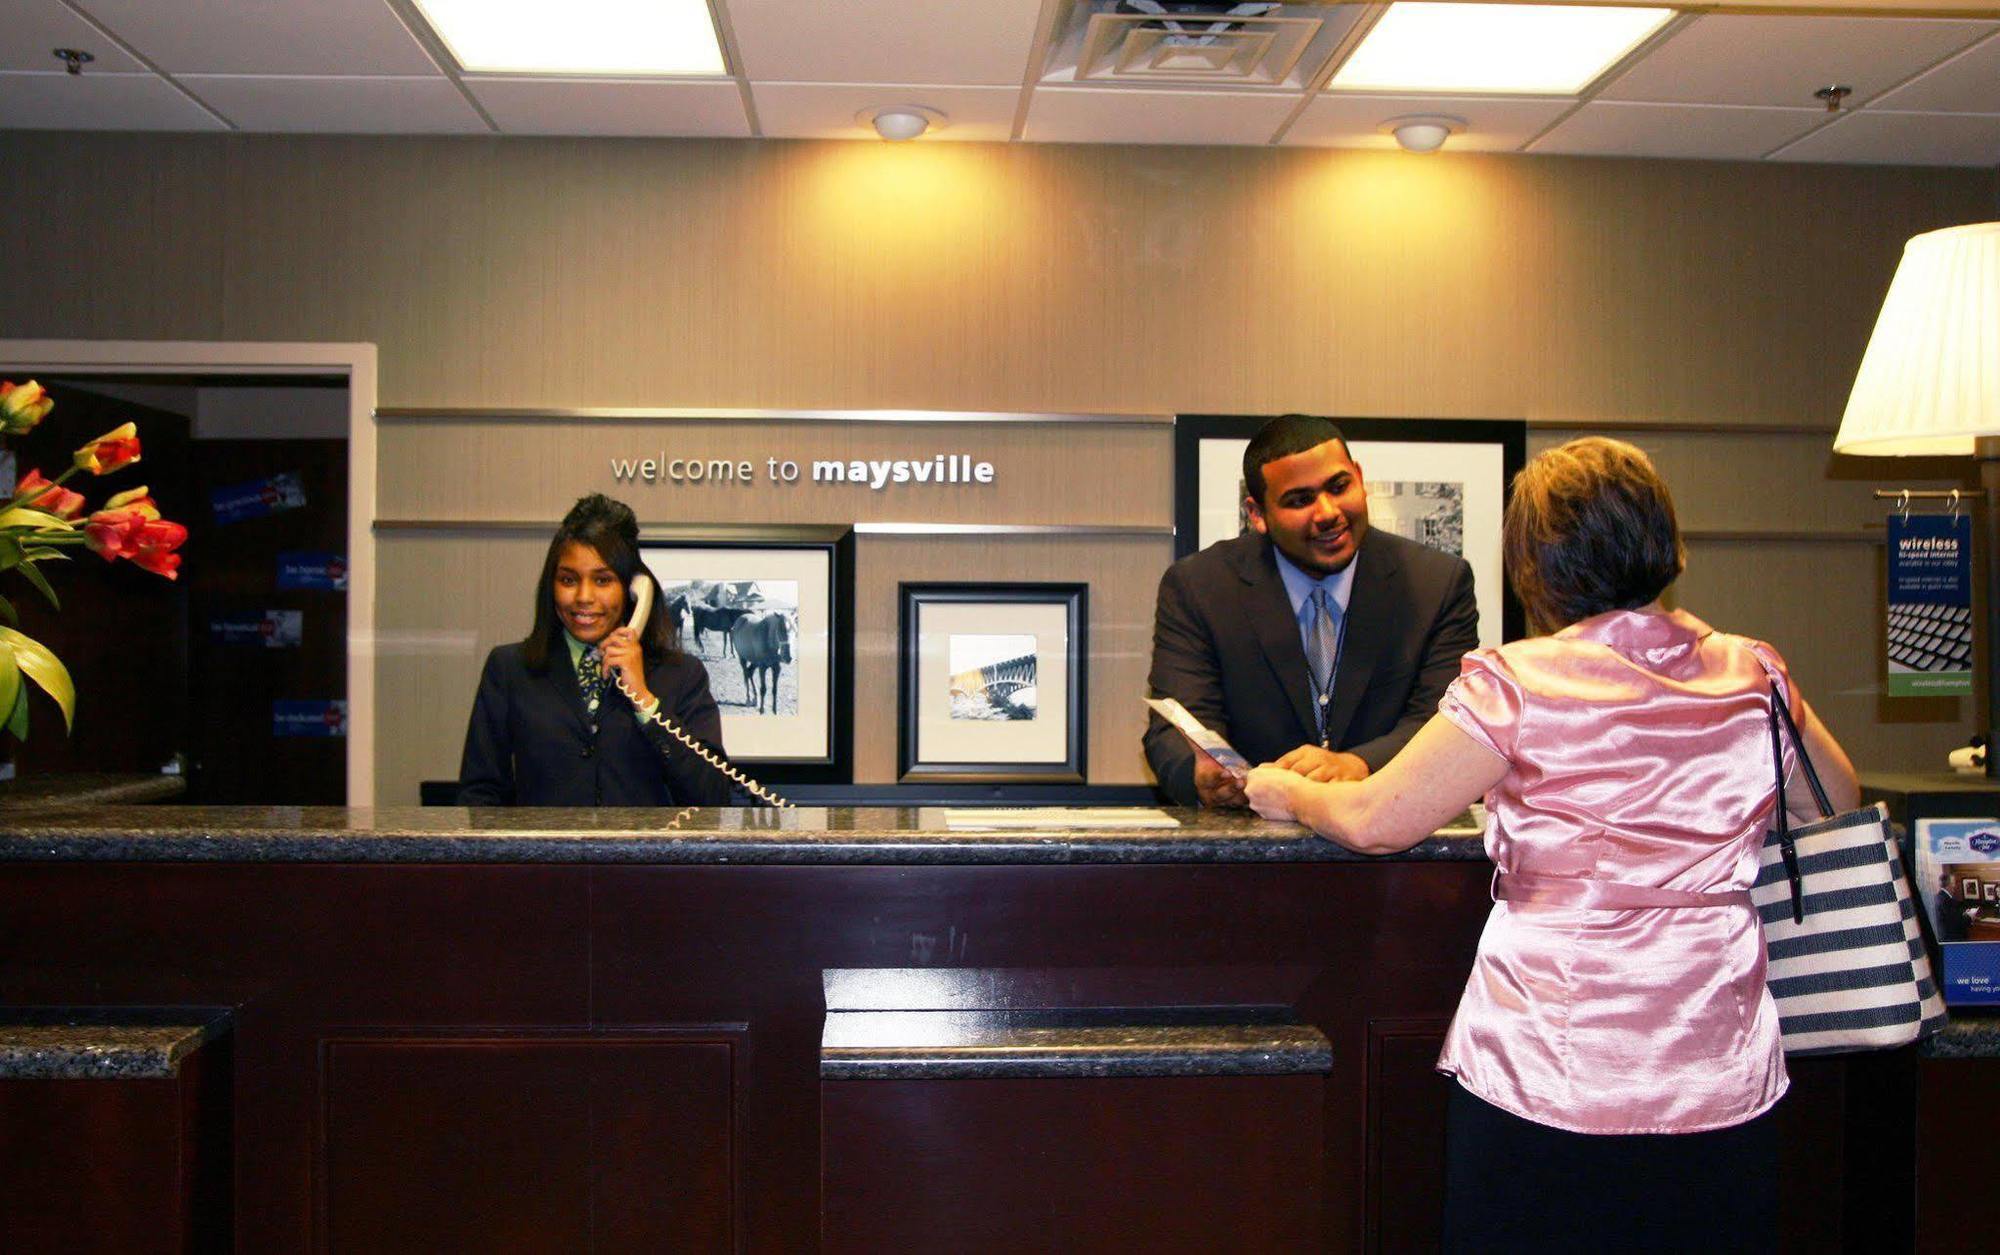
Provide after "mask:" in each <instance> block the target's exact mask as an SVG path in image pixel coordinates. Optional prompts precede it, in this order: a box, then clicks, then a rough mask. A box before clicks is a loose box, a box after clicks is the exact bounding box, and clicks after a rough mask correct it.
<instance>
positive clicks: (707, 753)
mask: <svg viewBox="0 0 2000 1255" xmlns="http://www.w3.org/2000/svg"><path fill="white" fill-rule="evenodd" d="M631 598H632V617H631V618H630V619H628V620H627V621H626V624H625V626H627V627H629V628H631V629H632V635H633V636H634V637H642V636H644V635H645V633H646V618H647V616H648V615H650V614H652V613H653V581H652V580H651V579H650V578H648V577H647V576H645V575H643V574H641V575H635V576H633V577H632V589H631ZM611 679H612V681H613V683H615V684H617V685H618V691H619V692H621V693H623V694H625V700H627V701H629V702H631V703H632V705H633V706H634V707H637V706H638V704H639V699H638V698H636V697H634V696H633V695H632V686H631V684H630V683H628V682H627V681H626V679H625V674H624V672H622V671H620V670H619V669H618V668H616V667H613V668H612V669H611ZM648 717H649V718H650V719H651V720H652V721H653V722H654V723H657V724H659V725H660V726H661V727H662V728H664V729H666V733H667V735H668V736H670V737H672V738H674V740H676V741H679V742H680V743H681V744H682V745H685V746H686V747H687V748H688V749H690V750H692V751H693V752H694V756H695V757H696V758H699V759H701V761H703V762H705V763H707V764H708V765H709V766H711V767H713V768H715V769H716V770H717V771H719V772H721V773H722V774H723V775H725V776H727V777H729V778H730V779H731V780H734V781H735V782H736V783H738V784H740V785H742V786H743V787H744V788H745V789H748V790H749V791H750V794H751V796H753V797H756V798H759V799H761V800H763V801H765V802H768V803H770V804H771V805H772V806H777V807H784V808H789V807H790V806H791V803H790V802H787V801H786V800H785V799H784V798H781V797H779V796H778V795H777V794H775V793H773V792H771V791H770V790H769V789H767V788H765V787H764V786H763V785H761V784H758V783H757V782H756V781H755V780H752V779H751V778H750V777H748V776H746V775H744V774H743V773H742V772H740V771H738V770H736V768H734V767H732V766H730V765H729V763H728V761H727V760H725V759H722V758H719V757H717V756H716V754H715V752H714V751H712V750H710V749H709V748H708V747H707V746H706V745H703V744H702V743H701V742H700V741H697V740H695V739H694V738H693V737H691V736H689V735H688V734H687V733H685V732H683V731H681V729H680V727H679V726H678V725H676V724H675V723H674V721H673V720H671V719H669V718H667V717H666V716H665V715H663V714H661V713H660V710H659V708H658V707H657V706H656V707H654V709H653V713H652V714H651V715H650V716H648Z"/></svg>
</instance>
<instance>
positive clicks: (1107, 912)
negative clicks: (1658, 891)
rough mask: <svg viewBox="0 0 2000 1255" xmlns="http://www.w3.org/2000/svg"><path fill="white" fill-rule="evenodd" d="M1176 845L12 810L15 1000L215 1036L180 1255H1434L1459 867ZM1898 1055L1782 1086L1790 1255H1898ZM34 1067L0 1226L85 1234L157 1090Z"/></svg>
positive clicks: (1323, 847)
mask: <svg viewBox="0 0 2000 1255" xmlns="http://www.w3.org/2000/svg"><path fill="white" fill-rule="evenodd" d="M1175 814H1176V816H1177V818H1179V819H1180V820H1181V826H1180V827H1178V828H1174V829H1170V830H1134V829H1129V828H1123V827H1118V826H1113V825H1110V824H1105V825H1101V826H1098V827H1090V828H1082V829H1076V830H1068V831H1052V830H1041V831H1016V832H961V831H949V830H948V829H947V825H946V822H945V813H944V812H941V811H932V810H888V809H882V810H875V809H818V810H813V809H804V810H798V811H786V812H779V811H714V810H707V811H685V812H681V813H680V814H678V815H676V814H673V813H670V812H656V811H611V810H600V811H562V810H548V811H539V812H538V811H529V810H521V811H498V810H496V811H467V810H463V809H457V808H428V809H418V808H407V809H377V810H338V809H299V808H258V809H253V808H201V807H167V808H146V807H136V806H118V807H111V806H107V807H97V808H75V809H67V810H55V811H34V812H27V811H14V812H12V813H8V812H6V811H0V1008H4V1012H0V1015H4V1017H5V1018H7V1019H10V1020H12V1021H13V1022H15V1023H21V1022H23V1021H24V1020H29V1019H35V1018H37V1017H39V1018H40V1019H41V1020H43V1021H48V1020H51V1019H55V1020H63V1021H64V1022H87V1023H112V1024H116V1023H121V1022H123V1021H126V1020H131V1021H134V1022H140V1021H143V1022H147V1023H160V1022H163V1019H164V1020H175V1019H180V1020H187V1021H190V1022H194V1023H198V1024H200V1025H203V1026H205V1027H203V1028H202V1029H201V1030H200V1034H199V1036H200V1039H201V1040H207V1041H209V1042H210V1043H211V1046H210V1047H209V1048H205V1050H204V1053H206V1054H208V1055H209V1056H210V1061H209V1063H208V1064H207V1065H206V1067H205V1069H204V1072H203V1075H204V1077H205V1082H204V1084H203V1085H202V1086H200V1087H195V1086H192V1085H188V1084H183V1085H182V1086H181V1088H180V1089H179V1090H178V1091H177V1094H178V1096H177V1097H175V1098H174V1099H173V1101H174V1102H176V1103H178V1104H179V1106H178V1108H177V1110H178V1112H179V1114H180V1117H181V1118H182V1120H183V1122H184V1123H185V1124H187V1125H188V1126H189V1127H199V1128H200V1129H202V1130H205V1132H204V1133H203V1134H202V1136H204V1137H206V1138H209V1139H211V1140H213V1139H214V1138H215V1137H216V1136H217V1134H216V1130H218V1129H220V1130H222V1134H221V1136H222V1137H224V1138H225V1139H226V1143H225V1145H224V1149H223V1152H222V1153H221V1155H220V1157H219V1162H220V1163H222V1164H224V1165H227V1168H228V1170H226V1171H224V1170H218V1169H215V1168H214V1167H212V1166H211V1168H210V1169H209V1170H208V1176H207V1178H206V1179H204V1178H203V1177H202V1175H201V1173H200V1172H196V1171H190V1170H189V1169H187V1168H186V1166H185V1164H186V1163H187V1162H189V1160H190V1157H188V1156H182V1157H181V1159H180V1160H179V1161H177V1162H179V1163H180V1164H181V1165H182V1166H180V1167H177V1168H173V1171H175V1172H177V1173H178V1174H179V1175H177V1176H174V1177H173V1178H172V1180H173V1181H177V1182H178V1183H179V1189H180V1203H179V1208H180V1212H179V1215H180V1221H179V1224H180V1228H179V1229H176V1228H175V1227H174V1225H173V1224H164V1225H161V1226H159V1227H157V1228H155V1229H154V1230H153V1234H154V1236H156V1237H157V1238H158V1240H159V1245H158V1246H157V1249H161V1250H193V1249H217V1248H227V1246H228V1244H229V1243H228V1240H227V1235H230V1234H233V1244H234V1249H236V1250H238V1251H242V1252H297V1251H308V1250H334V1251H362V1252H385V1251H447V1250H453V1251H471V1250H481V1251H485V1250H513V1251H583V1250H597V1251H628V1250H632V1251H636V1250H647V1251H650V1250H665V1249H673V1250H742V1251H806V1250H815V1249H823V1250H833V1251H857V1252H858V1251H931V1250H934V1251H954V1252H957V1251H983V1250H991V1251H1000V1250H1010V1251H1011V1250H1078V1251H1099V1250H1121V1249H1125V1250H1147V1251H1158V1250H1188V1251H1195V1250H1202V1251H1212V1250H1233V1251H1234V1250H1367V1251H1377V1250H1380V1251H1418V1250H1426V1249H1431V1248H1434V1246H1435V1244H1436V1240H1437V1231H1438V1203H1439V1194H1440V1189H1441V1185H1442V1180H1443V1164H1442V1161H1443V1120H1444V1107H1445V1098H1446V1094H1447V1088H1446V1087H1447V1085H1448V1082H1446V1081H1445V1080H1443V1079H1442V1078H1440V1077H1438V1076H1437V1075H1436V1074H1435V1073H1434V1072H1433V1071H1432V1064H1433V1062H1434V1061H1435V1059H1436V1057H1437V1052H1438V1048H1439V1045H1440V1042H1441V1039H1442V1037H1443V1034H1444V1032H1445V1028H1446V1026H1447V1024H1448V1023H1449V1020H1450V1017H1451V1014H1452V1010H1453V1007H1454V1006H1455V1004H1456V1002H1457V999H1458V995H1459V991H1460V988H1461V987H1462V985H1463V983H1464V981H1465V977H1466V973H1467V971H1468V970H1469V968H1470V965H1471V962H1472V956H1473V951H1474V947H1475V945H1476V943H1477V940H1478V937H1479V932H1480V928H1481V926H1482V924H1483V922H1484V920H1485V918H1486V913H1487V908H1488V881H1489V876H1490V873H1491V868H1490V866H1489V865H1488V863H1487V862H1486V860H1485V858H1484V855H1483V853H1482V852H1481V849H1480V845H1479V842H1478V841H1477V839H1476V838H1470V837H1462V836H1439V837H1434V838H1432V839H1431V840H1429V841H1426V842H1424V843H1423V844H1421V845H1419V846H1417V847H1415V848H1414V849H1412V850H1410V851H1408V852H1406V853H1404V854H1401V855H1397V856H1394V857H1390V858H1364V857H1360V856H1355V855H1351V854H1348V853H1346V852H1344V851H1342V850H1340V849H1338V848H1336V847H1334V846H1331V845H1329V844H1327V843H1325V842H1323V841H1320V840H1318V839H1317V838H1314V837H1311V836H1309V835H1307V834H1305V833H1303V832H1302V831H1301V830H1299V829H1297V828H1295V827H1292V826H1290V825H1276V824H1269V823H1265V822H1262V821H1259V820H1257V819H1255V818H1252V817H1248V816H1244V815H1210V814H1195V813H1191V812H1175ZM65 1017H68V1018H67V1019H65ZM70 1031H72V1032H74V1031H75V1030H74V1029H72V1030H70ZM4 1037H5V1029H4V1028H3V1027H0V1042H4ZM190 1040H195V1038H193V1037H191V1038H190ZM218 1042H219V1043H220V1044H221V1045H223V1046H225V1047H226V1049H221V1050H216V1049H214V1048H213V1046H214V1044H215V1043H218ZM1913 1053H1914V1052H1910V1051H1904V1052H1896V1053H1893V1054H1890V1055H1883V1056H1876V1057H1869V1058H1862V1059H1854V1060H1838V1059H1836V1060H1807V1061H1802V1062H1797V1063H1795V1064H1794V1066H1793V1069H1792V1070H1793V1078H1794V1080H1793V1093H1792V1096H1791V1097H1789V1098H1788V1099H1787V1100H1786V1102H1785V1104H1784V1106H1783V1108H1782V1110H1783V1112H1784V1113H1785V1114H1784V1121H1785V1127H1786V1133H1787V1139H1786V1144H1787V1147H1788V1149H1787V1152H1786V1154H1787V1159H1786V1163H1785V1179H1784V1182H1783V1187H1784V1199H1785V1209H1786V1218H1785V1224H1786V1249H1797V1250H1814V1251H1831V1250H1839V1249H1843V1248H1845V1249H1849V1250H1863V1249H1866V1250H1894V1249H1901V1248H1907V1246H1908V1244H1909V1234H1910V1233H1911V1231H1912V1224H1911V1217H1910V1215H1909V1212H1908V1208H1907V1207H1905V1208H1902V1209H1901V1210H1900V1212H1899V1210H1898V1207H1897V1205H1896V1203H1895V1201H1894V1198H1893V1195H1894V1191H1893V1189H1892V1190H1890V1191H1889V1193H1890V1195H1891V1198H1890V1199H1889V1200H1888V1201H1885V1199H1884V1189H1883V1182H1884V1180H1885V1174H1887V1178H1888V1179H1893V1178H1894V1174H1895V1173H1896V1172H1897V1171H1899V1170H1900V1171H1901V1172H1902V1173H1903V1174H1904V1177H1905V1178H1907V1175H1908V1172H1909V1165H1908V1155H1907V1153H1906V1152H1903V1153H1900V1154H1893V1155H1892V1154H1890V1152H1893V1151H1894V1143H1895V1141H1896V1139H1895V1138H1894V1137H1893V1136H1892V1137H1890V1138H1889V1139H1888V1141H1889V1143H1890V1144H1889V1145H1888V1146H1887V1147H1886V1148H1885V1146H1884V1143H1883V1137H1882V1133H1883V1130H1884V1128H1885V1125H1886V1126H1893V1125H1894V1124H1895V1122H1896V1121H1897V1120H1898V1119H1901V1120H1903V1121H1905V1122H1907V1121H1908V1120H1909V1119H1910V1118H1911V1115H1910V1109H1909V1107H1908V1106H1907V1105H1901V1106H1897V1105H1896V1104H1895V1102H1894V1101H1893V1095H1895V1094H1897V1093H1899V1092H1907V1090H1908V1088H1909V1085H1908V1082H1907V1080H1899V1079H1898V1078H1901V1077H1903V1076H1904V1074H1906V1073H1909V1072H1910V1071H1911V1069H1912V1068H1913V1067H1914V1060H1913V1058H1912V1055H1913ZM14 1057H16V1056H10V1055H9V1054H8V1053H7V1052H6V1050H5V1049H4V1048H0V1153H4V1156H5V1158H6V1160H7V1162H6V1164H5V1172H6V1174H7V1176H8V1179H9V1188H8V1190H7V1191H5V1192H4V1193H5V1196H6V1197H5V1201H0V1233H6V1232H12V1233H14V1234H15V1235H16V1237H17V1239H18V1238H19V1237H20V1236H21V1235H41V1236H42V1237H44V1238H47V1237H48V1235H51V1234H61V1233H67V1234H68V1235H69V1239H70V1240H69V1241H68V1242H67V1244H65V1245H63V1246H62V1249H65V1250H85V1249H97V1248H93V1247H92V1246H91V1241H92V1240H93V1239H92V1237H91V1234H92V1232H98V1233H109V1232H112V1231H113V1230H114V1229H115V1228H116V1226H115V1225H112V1224H110V1223H108V1221H109V1219H110V1218H109V1217H108V1216H107V1215H106V1214H105V1213H104V1212H103V1211H102V1210H100V1211H99V1212H98V1219H99V1220H100V1221H103V1222H105V1223H102V1224H97V1225H91V1226H86V1227H85V1228H84V1229H83V1230H82V1231H81V1232H79V1231H78V1230H77V1229H76V1228H74V1227H73V1226H67V1225H66V1222H65V1220H64V1217H65V1215H66V1214H68V1213H65V1212H64V1211H63V1208H65V1207H69V1206H73V1205H75V1199H74V1197H73V1195H74V1192H75V1191H74V1184H75V1182H74V1177H73V1175H71V1174H67V1173H65V1172H63V1171H59V1170H58V1168H57V1167H55V1166H52V1165H55V1164H56V1163H57V1162H58V1161H61V1162H73V1161H74V1160H75V1159H77V1158H78V1157H79V1154H81V1153H82V1152H81V1151H79V1150H78V1148H79V1147H83V1148H84V1149H85V1150H87V1152H88V1156H87V1157H89V1158H93V1159H96V1160H100V1161H102V1162H104V1163H107V1164H108V1163H110V1162H112V1161H113V1160H117V1159H119V1158H120V1157H121V1156H129V1157H133V1158H135V1159H136V1158H139V1155H138V1152H137V1150H136V1149H135V1148H134V1147H135V1143H134V1142H133V1139H136V1138H137V1136H138V1134H137V1132H135V1129H136V1126H135V1125H133V1124H132V1123H131V1122H129V1121H126V1120H123V1119H122V1118H121V1117H120V1116H119V1115H118V1114H116V1113H119V1112H124V1111H127V1110H128V1106H129V1105H128V1106H121V1105H120V1103H121V1102H122V1101H123V1100H122V1099H115V1098H111V1097H99V1095H113V1094H115V1093H116V1092H117V1087H119V1086H121V1085H137V1084H139V1082H138V1081H135V1080H119V1079H117V1078H116V1077H111V1078H109V1079H105V1078H102V1077H100V1078H99V1079H92V1080H81V1079H47V1078H49V1077H50V1076H51V1075H55V1076H63V1075H67V1074H63V1073H61V1072H60V1071H56V1072H51V1071H49V1070H48V1069H47V1068H45V1069H44V1070H43V1071H42V1072H39V1073H34V1072H28V1073H11V1074H10V1073H9V1072H8V1071H7V1070H6V1066H7V1061H8V1060H9V1059H10V1058H14ZM46 1062H47V1057H46V1055H45V1056H44V1063H46ZM98 1062H101V1060H98ZM218 1074H220V1075H221V1076H222V1077H223V1078H224V1080H223V1081H222V1082H217V1081H216V1080H215V1079H214V1078H215V1077H216V1076H217V1075H218ZM76 1075H81V1074H80V1073H78V1074H76ZM52 1086H54V1087H68V1088H57V1089H53V1090H52V1089H50V1088H49V1087H52ZM92 1086H97V1087H101V1088H99V1089H95V1090H93V1089H91V1088H89V1087H92ZM51 1094H54V1095H55V1096H56V1099H58V1100H59V1101H55V1100H51V1099H50V1098H49V1095H51ZM1884 1095H1889V1096H1891V1098H1890V1099H1888V1100H1885V1098H1884ZM1885 1101H1886V1102H1888V1106H1887V1107H1885ZM36 1104H40V1105H39V1106H37V1105H36ZM30 1110H33V1111H37V1112H40V1113H41V1114H40V1115H38V1116H37V1120H38V1121H40V1123H37V1124H36V1125H35V1126H34V1128H32V1129H30V1128H28V1127H27V1122H26V1120H25V1117H23V1116H22V1114H21V1113H23V1112H25V1111H30ZM51 1110H53V1111H56V1112H57V1113H58V1116H56V1117H51V1116H49V1115H48V1114H47V1113H48V1112H49V1111H51ZM106 1111H110V1112H112V1113H113V1114H111V1115H106V1114H104V1113H105V1112H106ZM62 1113H68V1114H66V1115H65V1114H62ZM197 1117H198V1118H197ZM52 1119H53V1120H55V1123H54V1124H50V1123H49V1121H50V1120H52ZM63 1120H68V1121H70V1123H69V1124H67V1125H65V1124H63V1123H62V1122H63ZM50 1130H55V1131H50ZM36 1136H42V1137H44V1138H45V1139H48V1140H57V1139H60V1140H61V1141H62V1144H63V1145H64V1146H67V1147H69V1149H70V1151H71V1152H72V1153H69V1154H67V1155H66V1156H53V1157H52V1156H44V1155H41V1154H38V1153H31V1151H32V1145H33V1143H32V1139H33V1138H34V1137H36ZM168 1140H169V1141H171V1140H172V1139H171V1138H169V1139H168ZM1903 1145H1904V1146H1907V1142H1905V1143H1903ZM173 1150H174V1147H173V1146H171V1145H169V1146H167V1147H166V1149H165V1151H164V1152H162V1153H164V1154H167V1157H168V1158H170V1159H171V1158H172V1154H171V1152H172V1151H173ZM149 1153H150V1152H149ZM1885 1156H1888V1157H1889V1158H1894V1159H1899V1160H1900V1161H1901V1162H1900V1163H1894V1162H1883V1160H1884V1157H1885ZM193 1158H194V1159H199V1157H198V1156H197V1157H193ZM211 1158H212V1159H213V1158H214V1157H211ZM38 1173H39V1174H40V1175H39V1176H38ZM108 1197H111V1198H113V1199H114V1200H115V1199H116V1198H119V1197H126V1196H125V1195H120V1194H113V1195H109V1196H108ZM105 1205H115V1204H103V1203H100V1204H96V1206H99V1207H100V1209H101V1207H102V1206H105ZM170 1210H171V1209H170ZM204 1235H205V1236H204ZM9 1245H10V1249H15V1250H20V1249H35V1246H34V1244H33V1243H32V1242H30V1243H26V1244H22V1243H19V1242H17V1243H14V1244H9ZM107 1249H108V1248H107ZM117 1249H121V1250H131V1249H139V1248H135V1247H133V1246H131V1245H125V1244H121V1245H119V1246H118V1247H117Z"/></svg>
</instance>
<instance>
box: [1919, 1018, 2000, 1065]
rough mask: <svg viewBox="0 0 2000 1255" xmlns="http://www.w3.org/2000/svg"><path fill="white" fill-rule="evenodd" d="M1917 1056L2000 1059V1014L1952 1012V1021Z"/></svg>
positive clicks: (1930, 1039)
mask: <svg viewBox="0 0 2000 1255" xmlns="http://www.w3.org/2000/svg"><path fill="white" fill-rule="evenodd" d="M1917 1053H1918V1054H1920V1055H1922V1056H1923V1057H1924V1058H1926V1059H2000V1011H1953V1012H1952V1013H1951V1022H1950V1023H1948V1024H1946V1025H1945V1026H1944V1030H1943V1031H1942V1032H1940V1033H1938V1034H1937V1035H1936V1036H1935V1037H1931V1038H1927V1039H1926V1040H1925V1041H1924V1043H1923V1044H1922V1045H1920V1046H1918V1047H1917Z"/></svg>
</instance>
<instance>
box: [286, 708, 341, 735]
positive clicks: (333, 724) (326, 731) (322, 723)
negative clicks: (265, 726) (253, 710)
mask: <svg viewBox="0 0 2000 1255" xmlns="http://www.w3.org/2000/svg"><path fill="white" fill-rule="evenodd" d="M271 735H273V736H346V735H347V703H346V702H344V701H338V702H272V703H271Z"/></svg>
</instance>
